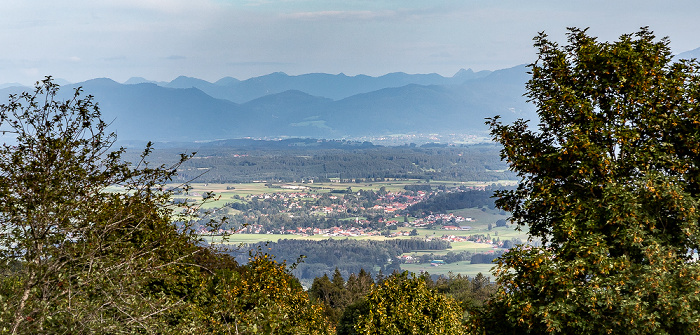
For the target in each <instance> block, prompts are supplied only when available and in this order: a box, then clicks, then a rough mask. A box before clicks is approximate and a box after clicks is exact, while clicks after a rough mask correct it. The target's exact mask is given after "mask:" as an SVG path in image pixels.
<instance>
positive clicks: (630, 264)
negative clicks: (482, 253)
mask: <svg viewBox="0 0 700 335" xmlns="http://www.w3.org/2000/svg"><path fill="white" fill-rule="evenodd" d="M568 42H569V44H568V45H566V46H559V45H557V44H556V43H554V42H552V41H550V40H548V39H547V36H546V35H544V34H540V35H539V36H538V37H536V38H535V46H536V48H538V50H539V58H538V60H537V62H536V63H534V64H532V65H531V66H530V67H531V69H532V79H531V80H530V81H529V82H528V84H527V89H528V93H527V95H528V97H529V98H530V99H531V101H533V102H534V103H535V104H536V105H537V108H538V115H539V117H540V121H541V123H540V124H539V126H538V128H537V129H536V130H531V129H529V127H528V125H527V123H526V122H525V121H522V120H519V121H517V122H515V123H514V124H512V125H503V124H501V123H500V122H499V121H498V118H494V119H492V120H490V121H489V123H490V126H491V133H492V135H493V136H494V137H495V139H496V140H497V141H499V142H500V143H501V144H503V146H504V149H503V151H502V157H503V158H505V159H507V161H508V163H509V164H510V167H511V169H512V170H514V171H516V172H517V173H518V175H519V176H520V178H521V183H520V186H519V187H518V189H517V190H514V191H507V192H500V193H499V196H500V199H499V200H498V201H497V205H498V207H499V208H501V209H504V210H508V211H510V212H511V213H512V221H513V222H514V223H516V224H518V225H520V226H523V227H529V234H530V236H531V238H533V239H540V240H541V241H542V247H530V246H521V247H518V248H514V249H511V250H510V251H509V252H507V253H506V254H504V255H503V256H502V257H501V258H500V259H499V261H498V265H497V270H496V272H497V276H498V281H499V283H500V290H499V292H498V293H497V295H496V296H495V298H494V300H493V301H492V302H491V303H490V304H489V307H488V308H489V309H488V310H487V311H486V312H485V313H484V314H482V315H481V318H477V321H479V320H480V321H481V324H478V323H477V325H480V326H481V327H482V328H481V331H486V332H493V333H506V332H510V333H512V332H515V331H517V332H518V333H526V332H529V333H536V334H539V333H560V334H575V333H580V334H593V333H613V334H620V333H625V334H696V333H699V332H700V264H699V263H698V261H697V250H698V248H699V247H700V245H699V239H700V231H699V225H698V219H699V215H700V208H699V204H698V201H699V200H700V199H699V196H700V72H699V71H698V70H699V65H698V62H697V61H695V60H692V61H684V60H681V61H678V62H674V61H673V60H672V56H671V52H670V49H669V41H668V40H667V39H661V40H658V39H656V38H655V36H654V35H653V33H652V32H650V31H649V30H648V29H646V28H642V29H641V30H640V31H639V32H637V33H635V34H631V35H623V36H621V38H620V39H619V40H618V41H615V42H599V41H597V40H596V39H595V38H594V37H591V36H589V35H587V33H586V31H585V30H579V29H573V28H572V29H570V32H569V34H568ZM476 328H478V326H477V327H476Z"/></svg>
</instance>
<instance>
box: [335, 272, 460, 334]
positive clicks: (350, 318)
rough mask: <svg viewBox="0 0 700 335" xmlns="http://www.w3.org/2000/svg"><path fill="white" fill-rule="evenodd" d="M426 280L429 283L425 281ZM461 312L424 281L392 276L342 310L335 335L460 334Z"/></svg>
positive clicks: (405, 274) (450, 300)
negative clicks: (364, 296)
mask: <svg viewBox="0 0 700 335" xmlns="http://www.w3.org/2000/svg"><path fill="white" fill-rule="evenodd" d="M427 280H430V279H429V278H427ZM463 331H464V326H463V324H462V309H461V308H460V307H459V305H458V304H457V302H456V301H454V300H453V299H451V298H449V297H447V296H446V295H444V294H441V293H438V292H437V291H435V290H432V289H430V288H429V287H428V283H427V282H426V278H422V277H413V276H412V275H411V276H409V274H408V272H403V273H400V274H399V273H395V274H393V275H391V276H389V277H388V278H386V279H385V280H384V281H382V282H381V283H379V284H377V285H375V286H374V288H373V289H372V291H371V292H370V293H369V294H368V295H367V296H366V298H365V299H363V300H360V301H358V302H356V303H354V304H352V305H350V306H348V307H347V308H346V309H345V312H344V314H343V316H342V317H341V319H340V323H339V325H338V334H387V335H392V334H395V335H399V334H416V335H418V334H462V333H463Z"/></svg>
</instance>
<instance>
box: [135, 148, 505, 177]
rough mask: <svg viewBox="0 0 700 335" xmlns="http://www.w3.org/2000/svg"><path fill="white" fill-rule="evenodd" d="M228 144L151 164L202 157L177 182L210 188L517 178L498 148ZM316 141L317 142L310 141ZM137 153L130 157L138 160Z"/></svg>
mask: <svg viewBox="0 0 700 335" xmlns="http://www.w3.org/2000/svg"><path fill="white" fill-rule="evenodd" d="M298 141H301V143H297V142H288V143H286V146H284V145H282V143H280V142H281V141H254V142H252V143H247V142H245V143H244V144H245V145H243V144H241V143H242V142H240V143H239V142H237V141H233V142H230V143H229V142H223V143H222V144H220V145H206V146H198V145H196V144H192V145H191V146H186V145H184V144H183V145H181V146H177V147H161V148H157V149H156V150H154V152H153V154H152V155H151V157H150V159H151V163H153V164H158V165H160V164H166V165H169V164H170V163H172V160H173V159H174V158H176V157H179V154H180V153H182V152H197V154H196V155H195V156H194V158H193V159H191V160H189V161H187V162H185V163H184V164H183V165H182V166H180V168H179V169H178V176H177V178H178V180H181V181H185V180H191V179H194V178H196V180H197V181H198V182H207V183H244V182H252V181H282V182H294V181H308V180H314V181H327V180H329V178H334V179H335V178H338V179H340V180H341V181H353V180H354V181H381V180H385V179H426V180H455V181H465V180H478V181H486V182H489V181H498V180H506V179H515V175H514V174H513V173H512V172H510V171H508V170H507V166H506V164H505V163H504V162H502V161H501V160H500V147H499V146H496V145H493V144H478V145H467V146H422V147H418V146H410V145H409V146H399V147H383V146H375V145H371V144H369V143H360V144H355V145H350V144H345V145H343V144H342V143H343V142H339V143H335V142H333V145H331V144H325V145H314V144H315V143H326V142H328V141H324V140H306V141H302V140H298ZM309 141H312V142H309ZM136 154H138V152H128V155H131V156H130V157H132V156H133V157H132V158H133V159H132V161H136V158H135V157H136Z"/></svg>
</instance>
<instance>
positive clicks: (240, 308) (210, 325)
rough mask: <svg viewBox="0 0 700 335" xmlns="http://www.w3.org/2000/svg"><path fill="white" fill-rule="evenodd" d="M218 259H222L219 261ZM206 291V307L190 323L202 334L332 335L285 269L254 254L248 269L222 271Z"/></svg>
mask: <svg viewBox="0 0 700 335" xmlns="http://www.w3.org/2000/svg"><path fill="white" fill-rule="evenodd" d="M218 257H224V256H221V255H219V256H218ZM210 278H211V280H210V281H208V282H207V283H206V284H205V285H206V286H207V288H206V292H203V293H202V295H203V296H206V297H207V301H205V302H204V303H200V304H193V305H192V311H191V316H190V319H191V320H193V321H192V322H193V323H195V324H198V325H202V326H203V327H202V328H204V329H200V330H199V331H204V332H205V333H216V334H331V333H332V327H331V326H330V323H329V322H328V321H327V319H326V317H325V316H324V315H323V310H322V307H321V306H320V305H316V304H312V303H311V302H310V300H309V297H308V295H307V293H306V292H304V290H303V288H302V286H301V285H300V284H299V281H298V280H297V279H296V278H295V277H294V276H292V275H291V273H289V271H288V270H287V266H286V264H285V263H278V262H276V261H275V260H273V259H272V257H271V256H270V255H268V254H264V253H260V252H258V253H256V254H254V255H253V256H252V258H251V259H250V261H249V262H248V264H246V265H244V266H234V267H229V268H222V269H218V270H216V271H215V275H214V276H211V277H210Z"/></svg>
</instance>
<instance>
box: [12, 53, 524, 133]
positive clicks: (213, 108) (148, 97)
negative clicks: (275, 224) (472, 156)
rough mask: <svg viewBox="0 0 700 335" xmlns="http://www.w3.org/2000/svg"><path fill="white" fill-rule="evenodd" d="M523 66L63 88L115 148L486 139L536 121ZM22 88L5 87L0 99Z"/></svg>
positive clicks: (109, 83) (110, 82)
mask: <svg viewBox="0 0 700 335" xmlns="http://www.w3.org/2000/svg"><path fill="white" fill-rule="evenodd" d="M527 79H528V75H527V69H526V67H525V66H517V67H514V68H510V69H504V70H498V71H494V72H487V73H483V72H482V73H474V72H469V71H464V72H460V73H458V74H457V75H455V76H454V77H449V78H447V77H442V76H439V75H437V74H432V75H407V74H400V73H397V74H389V75H386V76H383V77H377V78H373V77H368V76H355V77H347V76H344V75H323V74H309V75H304V76H288V75H286V74H282V73H277V74H270V75H268V76H263V77H258V78H252V79H249V80H246V81H236V80H235V79H233V78H231V79H229V80H222V81H221V82H217V83H208V82H205V81H202V80H197V79H194V78H179V79H177V80H175V81H173V82H171V83H166V84H163V83H160V85H159V84H156V83H143V82H139V81H138V80H136V81H131V83H135V84H121V83H117V82H115V81H113V80H111V79H106V78H101V79H93V80H89V81H85V82H82V83H76V84H71V85H67V86H64V90H63V95H62V97H67V96H68V95H69V94H70V93H71V92H70V91H72V88H76V87H82V88H83V90H84V91H85V92H86V93H87V94H91V95H93V96H95V99H96V101H97V102H99V105H100V108H101V111H102V113H103V115H104V118H105V120H108V121H110V122H111V126H110V130H113V131H116V132H117V134H118V135H119V139H121V140H154V141H195V140H215V139H227V138H243V137H284V136H291V137H314V138H335V139H337V138H349V137H354V138H356V137H361V136H378V135H391V134H415V133H423V134H426V133H471V134H476V133H479V134H485V133H486V131H487V128H486V126H485V125H484V119H485V118H487V117H493V116H495V115H502V116H503V117H504V120H505V121H512V120H514V119H515V118H518V117H523V118H526V119H528V118H533V119H534V116H533V115H534V114H533V111H534V107H533V106H532V105H530V104H528V103H527V102H526V99H525V97H523V93H524V92H525V86H524V83H525V82H526V81H527ZM24 90H26V88H17V87H7V88H4V89H0V95H5V96H7V94H9V93H17V92H19V91H24Z"/></svg>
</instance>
